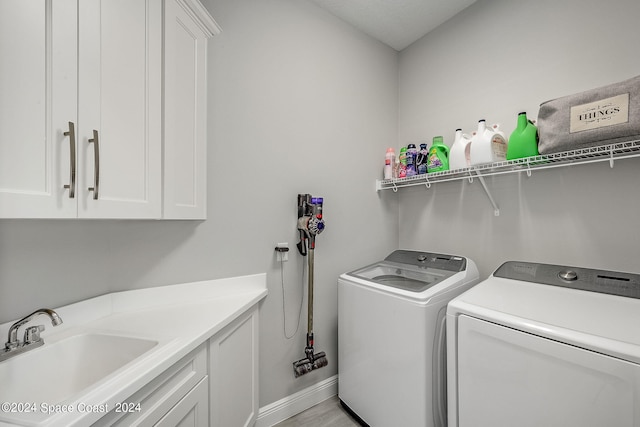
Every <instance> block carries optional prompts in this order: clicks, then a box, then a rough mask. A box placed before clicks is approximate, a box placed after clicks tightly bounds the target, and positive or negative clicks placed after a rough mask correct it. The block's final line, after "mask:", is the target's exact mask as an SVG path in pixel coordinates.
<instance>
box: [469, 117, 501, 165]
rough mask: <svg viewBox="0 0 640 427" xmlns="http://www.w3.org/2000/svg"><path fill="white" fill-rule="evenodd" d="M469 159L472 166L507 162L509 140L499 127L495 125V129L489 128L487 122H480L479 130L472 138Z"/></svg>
mask: <svg viewBox="0 0 640 427" xmlns="http://www.w3.org/2000/svg"><path fill="white" fill-rule="evenodd" d="M469 157H470V158H469V161H470V164H471V165H480V164H483V163H493V162H500V161H503V160H506V158H507V139H506V137H505V135H504V132H502V131H500V130H499V127H498V125H495V128H493V127H487V124H486V121H485V120H479V121H478V130H477V131H476V134H475V135H474V136H473V138H471V149H470V150H469Z"/></svg>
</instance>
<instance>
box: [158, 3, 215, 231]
mask: <svg viewBox="0 0 640 427" xmlns="http://www.w3.org/2000/svg"><path fill="white" fill-rule="evenodd" d="M194 6H197V3H196V2H192V4H191V7H194ZM186 7H188V5H187V4H186V3H185V2H183V1H178V0H167V1H166V2H165V57H164V66H165V68H164V70H165V75H164V85H165V93H164V96H165V103H164V108H165V114H164V126H165V134H164V138H165V139H164V177H165V180H164V209H163V216H164V218H169V219H206V215H207V212H206V208H207V207H206V203H207V198H206V192H207V135H206V131H207V126H206V120H207V85H206V71H207V39H208V38H209V37H210V36H211V35H212V34H213V33H216V32H219V29H217V28H216V24H215V23H214V22H213V20H212V18H211V17H210V16H207V15H206V14H205V15H204V18H205V19H208V21H209V22H208V26H207V24H205V23H203V21H202V20H196V19H195V18H194V13H193V11H192V10H190V11H188V10H187V9H185V8H186ZM200 16H202V15H200Z"/></svg>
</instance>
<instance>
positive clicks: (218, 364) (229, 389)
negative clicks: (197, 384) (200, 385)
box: [209, 307, 258, 427]
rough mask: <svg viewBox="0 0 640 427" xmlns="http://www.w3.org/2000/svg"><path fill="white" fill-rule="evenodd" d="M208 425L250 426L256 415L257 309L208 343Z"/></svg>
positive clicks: (216, 426)
mask: <svg viewBox="0 0 640 427" xmlns="http://www.w3.org/2000/svg"><path fill="white" fill-rule="evenodd" d="M209 353H210V357H211V360H210V363H209V372H210V374H209V377H210V378H211V381H210V382H209V384H210V399H211V403H210V406H209V411H210V416H211V423H210V425H211V427H227V426H251V425H254V424H255V422H256V419H257V416H258V308H257V307H256V308H254V309H253V310H252V311H251V312H249V313H248V314H246V315H245V316H242V317H240V318H238V319H237V320H236V321H235V322H233V323H231V324H230V325H229V326H227V327H226V328H225V329H224V330H223V331H222V332H220V333H219V334H217V335H216V336H215V337H213V338H212V340H211V342H210V344H209Z"/></svg>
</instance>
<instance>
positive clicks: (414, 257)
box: [338, 250, 478, 427]
mask: <svg viewBox="0 0 640 427" xmlns="http://www.w3.org/2000/svg"><path fill="white" fill-rule="evenodd" d="M477 282H478V269H477V268H476V265H475V264H474V263H473V261H471V260H470V259H467V258H465V257H461V256H451V255H442V254H434V253H426V252H416V251H407V250H398V251H395V252H393V253H392V254H390V255H389V256H388V257H387V258H385V259H384V260H383V261H380V262H377V263H375V264H372V265H369V266H367V267H364V268H361V269H358V270H356V271H353V272H351V273H346V274H342V275H341V276H340V277H339V278H338V374H339V375H338V385H339V387H338V395H339V398H340V401H341V402H342V404H343V405H344V406H345V407H346V408H347V409H348V410H349V411H351V412H352V413H354V414H355V415H356V416H357V417H358V418H359V419H360V420H361V421H362V422H364V423H366V424H368V425H371V426H375V427H386V426H403V427H413V426H415V427H418V426H419V427H425V426H446V338H445V326H444V321H445V314H446V307H447V303H448V302H449V301H450V300H451V299H452V298H453V297H455V296H457V295H460V294H461V293H462V292H464V291H465V290H467V289H469V288H470V287H471V286H472V285H474V284H475V283H477Z"/></svg>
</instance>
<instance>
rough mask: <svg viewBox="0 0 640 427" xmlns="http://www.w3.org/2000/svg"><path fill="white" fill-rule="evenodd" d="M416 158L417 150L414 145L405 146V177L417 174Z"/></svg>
mask: <svg viewBox="0 0 640 427" xmlns="http://www.w3.org/2000/svg"><path fill="white" fill-rule="evenodd" d="M417 158H418V149H417V148H416V145H415V144H409V145H407V176H415V175H417V174H418V171H417V169H416V159H417Z"/></svg>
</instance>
